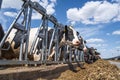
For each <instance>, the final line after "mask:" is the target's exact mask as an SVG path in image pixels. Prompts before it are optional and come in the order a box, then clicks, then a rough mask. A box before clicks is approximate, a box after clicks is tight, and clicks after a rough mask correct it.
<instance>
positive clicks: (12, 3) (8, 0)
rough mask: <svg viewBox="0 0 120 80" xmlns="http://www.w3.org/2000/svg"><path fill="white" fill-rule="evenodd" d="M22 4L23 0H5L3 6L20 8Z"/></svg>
mask: <svg viewBox="0 0 120 80" xmlns="http://www.w3.org/2000/svg"><path fill="white" fill-rule="evenodd" d="M16 3H17V4H16ZM22 4H23V2H22V0H3V2H2V8H15V9H20V8H21V5H22Z"/></svg>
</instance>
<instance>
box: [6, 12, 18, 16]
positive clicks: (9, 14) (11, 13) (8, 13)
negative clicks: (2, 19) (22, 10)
mask: <svg viewBox="0 0 120 80" xmlns="http://www.w3.org/2000/svg"><path fill="white" fill-rule="evenodd" d="M4 15H6V16H9V17H15V16H16V15H17V13H16V12H4Z"/></svg>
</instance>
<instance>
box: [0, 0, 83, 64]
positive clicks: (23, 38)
mask: <svg viewBox="0 0 120 80" xmlns="http://www.w3.org/2000/svg"><path fill="white" fill-rule="evenodd" d="M22 1H23V2H24V3H23V5H22V7H21V9H20V11H19V13H18V14H17V16H16V18H15V19H14V21H13V22H12V24H11V25H10V27H9V29H8V31H7V32H6V34H5V35H4V37H3V39H2V41H1V43H0V50H1V51H8V54H9V49H10V48H11V44H13V43H14V40H15V38H19V41H20V44H18V45H19V55H18V58H17V59H14V60H13V59H12V60H3V59H1V60H0V65H13V64H14V65H19V64H54V63H66V61H69V62H76V61H77V62H79V61H84V59H82V58H83V56H84V55H81V54H82V53H81V51H80V50H77V49H75V48H74V49H73V48H72V47H71V46H70V45H69V44H66V45H64V49H61V48H59V42H58V41H59V40H58V39H59V37H58V35H59V34H58V32H59V30H60V29H62V28H63V27H64V25H63V24H60V23H58V21H57V19H56V18H55V17H54V16H53V15H48V14H47V13H46V9H44V8H43V7H42V6H41V5H40V4H39V3H37V2H32V1H30V0H22ZM33 10H35V11H36V12H38V13H39V14H41V15H42V18H41V21H40V23H41V24H40V26H39V27H38V28H37V31H36V34H35V36H34V38H33V42H32V43H30V42H29V37H30V29H31V21H32V13H33ZM21 17H22V18H21ZM19 19H23V20H21V22H20V21H19ZM49 22H50V23H52V25H53V32H52V37H51V39H50V44H49V45H48V26H49ZM14 30H15V32H14V35H13V37H12V39H11V41H9V44H7V47H6V46H4V45H5V44H6V42H7V40H8V39H9V36H10V35H11V32H13V31H14ZM41 30H42V31H41ZM19 33H20V34H21V35H20V36H19V37H17V36H18V35H19ZM40 41H42V46H41V48H40V49H38V48H37V47H38V46H37V45H38V43H39V42H40ZM53 42H54V43H55V54H54V57H53V60H51V61H49V60H47V58H48V56H49V55H50V52H51V48H52V45H53ZM30 44H31V46H30V49H29V48H28V47H29V45H30ZM48 46H49V48H47V47H48ZM62 51H64V53H65V54H64V55H63V57H64V58H62V59H60V55H61V53H62ZM68 53H69V54H68ZM34 54H37V56H38V57H39V60H37V61H34V60H30V59H29V58H28V55H34ZM65 55H67V56H68V57H67V59H66V58H65ZM73 56H74V58H73ZM81 57H82V58H81ZM81 59H82V60H81Z"/></svg>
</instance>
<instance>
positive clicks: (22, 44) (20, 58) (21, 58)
mask: <svg viewBox="0 0 120 80" xmlns="http://www.w3.org/2000/svg"><path fill="white" fill-rule="evenodd" d="M23 48H24V35H23V36H22V40H21V44H20V54H19V61H22V60H23Z"/></svg>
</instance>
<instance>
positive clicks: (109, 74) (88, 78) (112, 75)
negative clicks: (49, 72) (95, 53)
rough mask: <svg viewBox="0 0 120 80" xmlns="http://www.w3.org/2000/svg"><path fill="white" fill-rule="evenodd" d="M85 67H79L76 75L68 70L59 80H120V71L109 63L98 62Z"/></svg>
mask: <svg viewBox="0 0 120 80" xmlns="http://www.w3.org/2000/svg"><path fill="white" fill-rule="evenodd" d="M84 66H85V69H80V68H78V67H77V68H76V69H77V70H78V72H76V73H74V72H72V71H70V70H66V71H65V72H63V73H62V74H61V75H60V77H59V78H58V79H57V80H120V69H119V68H117V67H116V66H115V65H112V64H110V63H109V62H108V61H105V60H98V61H96V62H95V63H93V64H85V65H84Z"/></svg>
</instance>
